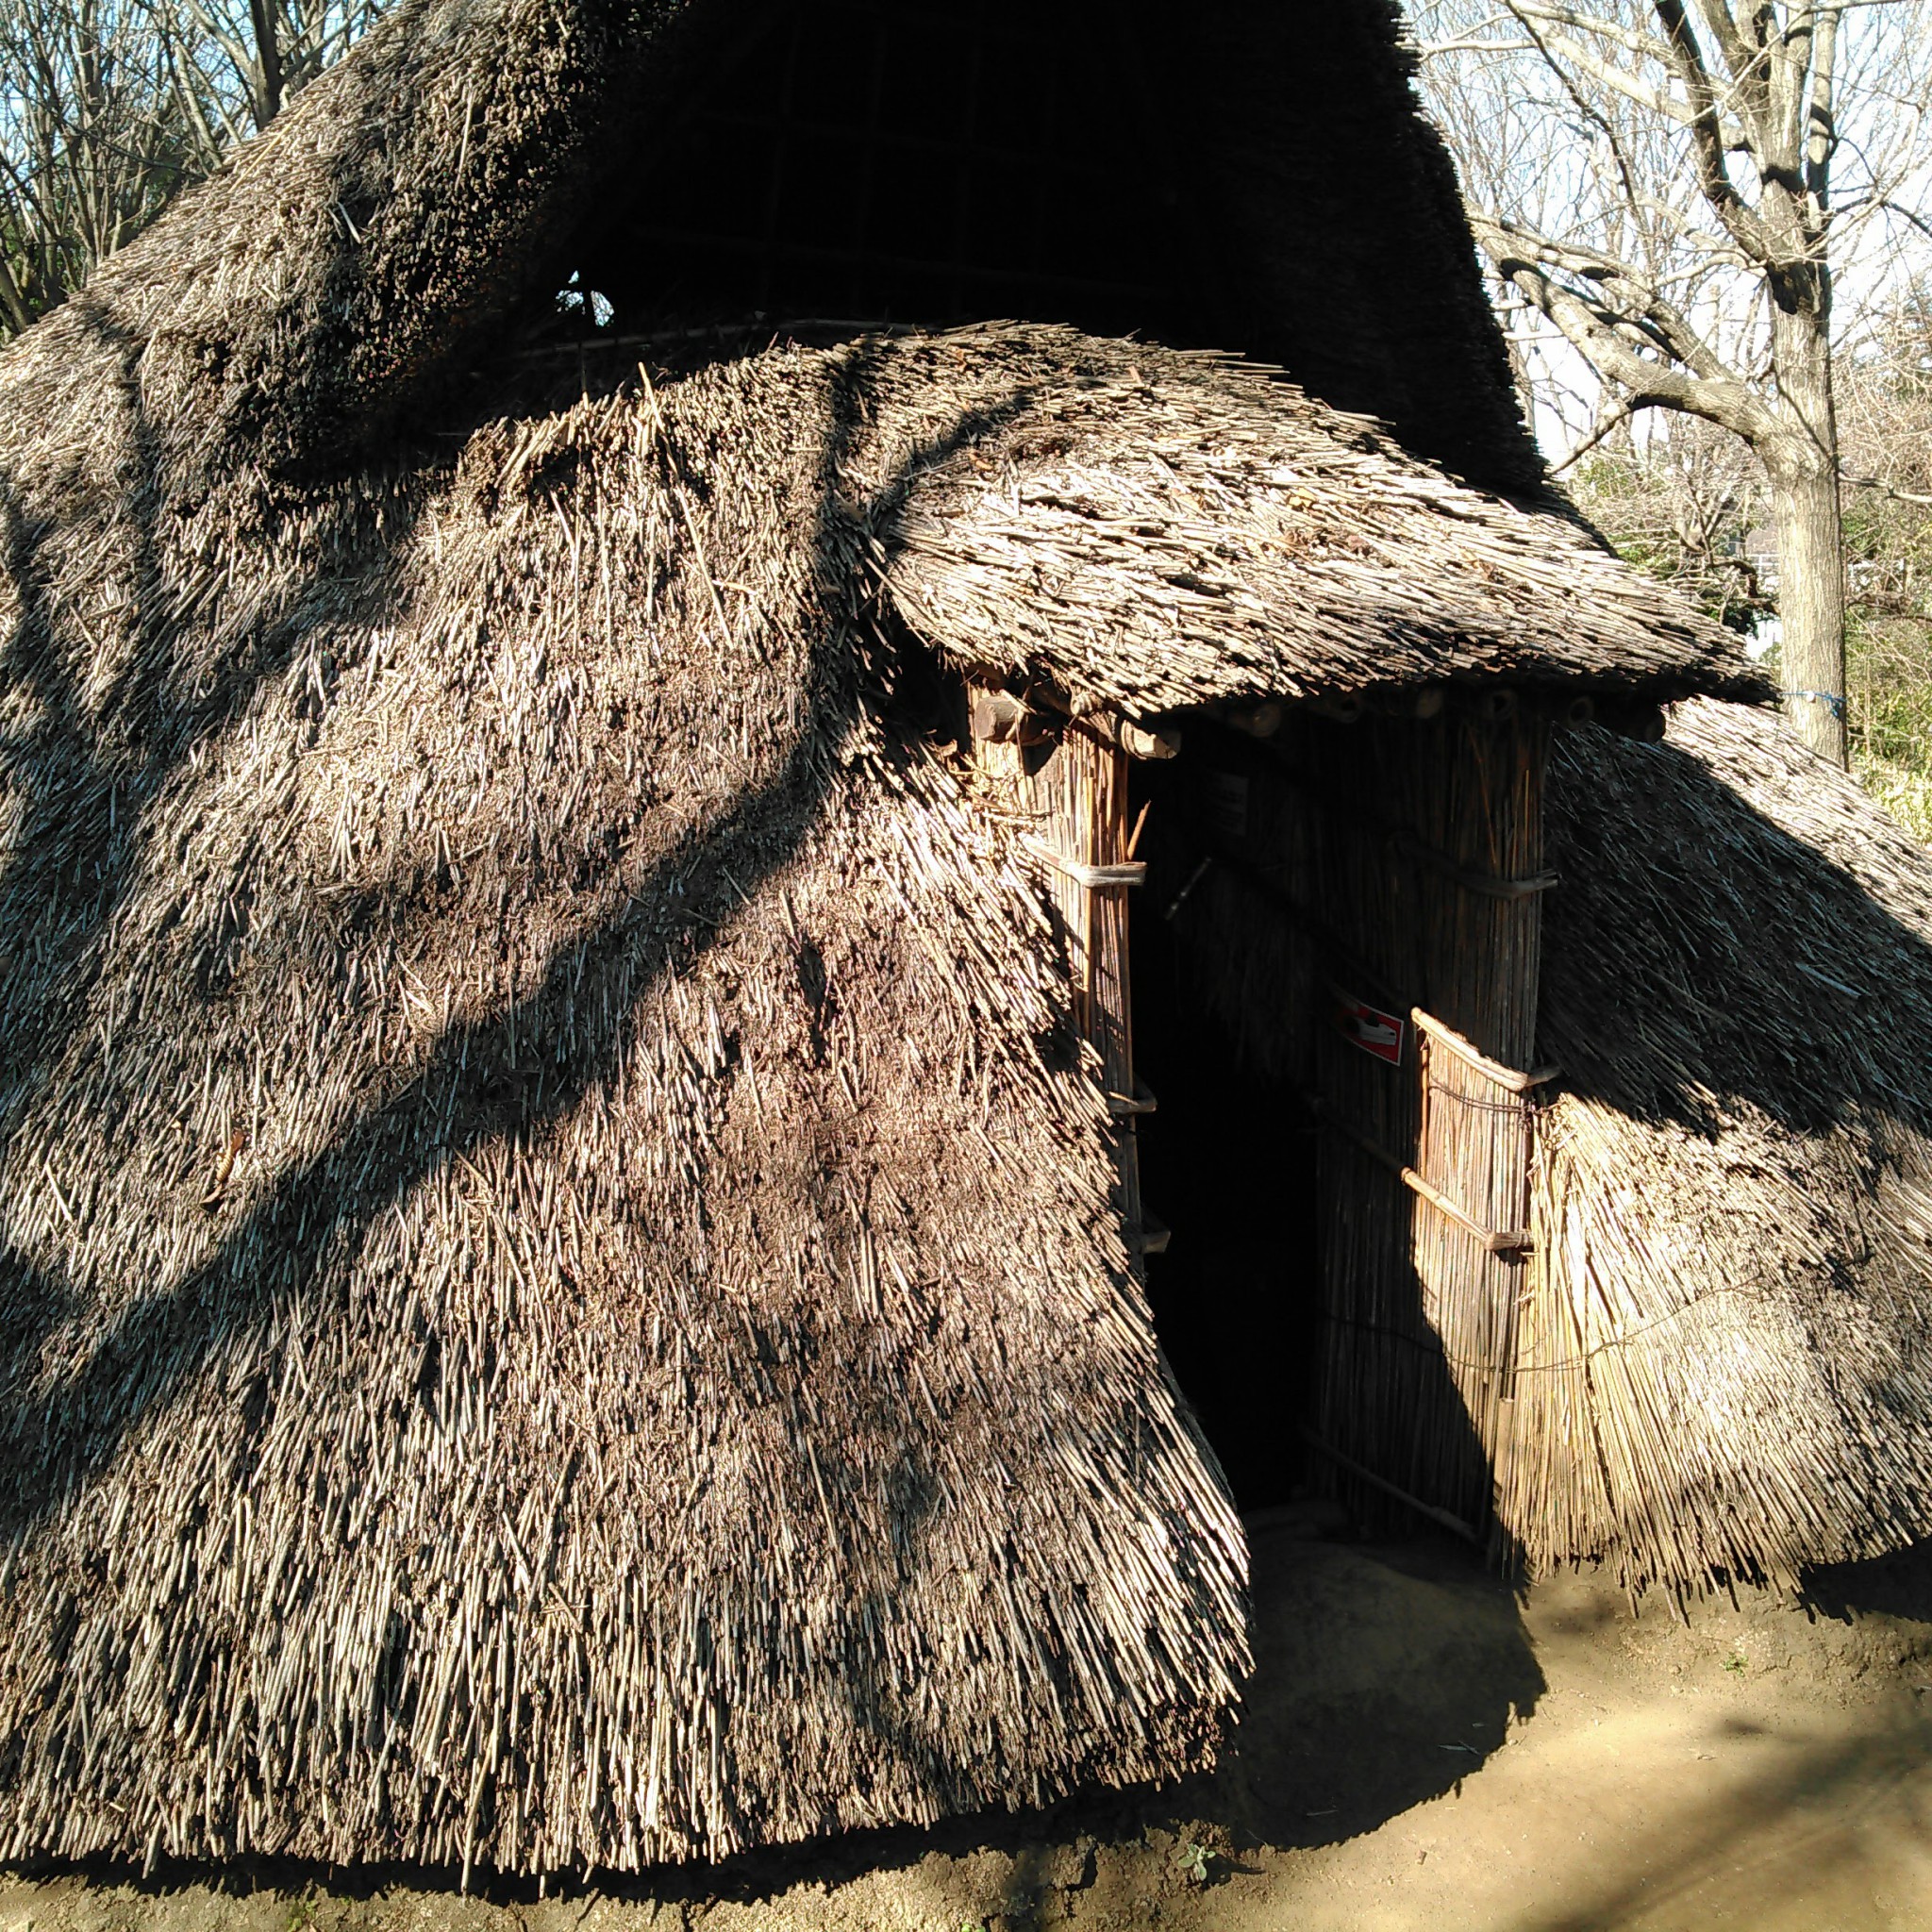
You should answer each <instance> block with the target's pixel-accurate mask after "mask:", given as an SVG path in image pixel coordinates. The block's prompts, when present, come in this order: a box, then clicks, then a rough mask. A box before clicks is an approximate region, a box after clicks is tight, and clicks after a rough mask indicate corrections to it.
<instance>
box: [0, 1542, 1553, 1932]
mask: <svg viewBox="0 0 1932 1932" xmlns="http://www.w3.org/2000/svg"><path fill="white" fill-rule="evenodd" d="M1254 1593H1255V1641H1256V1659H1257V1667H1256V1673H1255V1677H1254V1680H1253V1682H1252V1685H1251V1687H1250V1691H1249V1696H1248V1702H1247V1707H1246V1710H1245V1712H1244V1715H1243V1717H1242V1721H1241V1726H1240V1729H1239V1731H1238V1733H1237V1736H1236V1739H1235V1741H1234V1745H1233V1748H1232V1749H1231V1751H1230V1752H1229V1753H1228V1754H1227V1756H1226V1757H1225V1759H1224V1762H1223V1764H1222V1766H1221V1768H1220V1769H1219V1770H1218V1771H1217V1772H1216V1773H1215V1774H1213V1775H1211V1776H1207V1777H1202V1778H1198V1779H1193V1780H1190V1781H1187V1782H1185V1783H1183V1784H1181V1785H1178V1786H1174V1787H1170V1788H1167V1789H1164V1790H1157V1791H1147V1790H1139V1791H1130V1792H1118V1791H1106V1792H1102V1791H1093V1792H1086V1793H1082V1794H1080V1795H1078V1796H1076V1797H1074V1798H1072V1799H1069V1800H1067V1801H1066V1802H1064V1803H1062V1804H1060V1805H1058V1806H1056V1807H1052V1808H1051V1809H1048V1810H1045V1811H1033V1812H1024V1813H1018V1814H981V1815H980V1816H978V1817H976V1818H970V1819H962V1820H952V1821H948V1822H946V1823H944V1824H941V1825H938V1826H936V1827H934V1828H932V1829H930V1830H923V1831H914V1830H899V1831H888V1832H858V1833H852V1834H848V1835H847V1836H845V1837H842V1838H839V1839H833V1840H817V1841H814V1842H813V1843H810V1844H807V1845H802V1846H794V1847H790V1848H786V1849H782V1850H777V1851H765V1852H758V1853H752V1854H747V1855H745V1856H743V1857H738V1858H734V1859H732V1860H730V1861H728V1862H727V1863H724V1864H723V1865H718V1866H710V1867H699V1868H690V1869H678V1870H662V1871H658V1872H655V1873H652V1874H645V1875H643V1876H641V1877H640V1876H636V1875H632V1874H606V1873H595V1872H593V1873H591V1874H575V1875H571V1876H568V1877H565V1878H564V1879H562V1880H561V1881H560V1882H558V1881H553V1882H551V1883H548V1884H546V1885H544V1886H542V1887H541V1888H540V1886H539V1885H538V1884H537V1882H536V1881H534V1880H522V1879H508V1878H502V1877H494V1876H491V1875H488V1874H484V1875H480V1876H478V1877H476V1878H475V1879H473V1883H472V1888H471V1890H472V1894H473V1898H472V1900H471V1901H470V1902H469V1903H468V1905H467V1906H465V1907H463V1908H462V1909H461V1910H460V1911H458V1910H457V1901H456V1900H455V1899H454V1898H453V1897H452V1896H450V1895H452V1894H454V1893H455V1892H456V1890H457V1874H454V1873H437V1872H429V1871H425V1870H423V1869H421V1868H417V1867H398V1866H364V1867H357V1868H351V1869H342V1868H326V1867H321V1866H313V1865H306V1864H297V1863H294V1862H291V1861H283V1860H268V1859H257V1860H247V1861H242V1862H239V1863H237V1864H236V1865H233V1866H230V1867H227V1868H225V1869H223V1870H220V1871H216V1870H213V1869H209V1868H202V1867H190V1866H186V1865H175V1864H171V1863H168V1862H163V1863H162V1864H161V1865H159V1866H158V1867H157V1869H156V1870H155V1871H154V1872H153V1873H151V1874H148V1875H147V1876H146V1877H142V1875H141V1874H140V1873H139V1872H138V1871H137V1870H135V1869H133V1868H130V1867H128V1866H125V1865H118V1864H114V1863H111V1862H108V1861H98V1862H92V1863H87V1864H83V1865H74V1864H64V1865H48V1866H37V1867H34V1868H31V1869H26V1868H22V1869H20V1870H19V1871H18V1873H17V1875H18V1876H19V1877H21V1878H38V1879H41V1880H42V1881H47V1882H51V1883H53V1884H55V1885H58V1886H60V1887H62V1888H63V1889H64V1888H67V1887H73V1886H85V1887H86V1888H87V1889H89V1890H96V1891H97V1890H100V1889H103V1888H112V1889H113V1891H114V1893H115V1895H116V1897H117V1899H118V1908H117V1909H116V1910H115V1911H114V1912H113V1913H112V1914H111V1915H110V1916H111V1921H112V1924H114V1925H115V1926H117V1927H125V1926H126V1925H128V1924H131V1923H135V1922H139V1923H142V1924H148V1923H151V1922H158V1921H163V1920H165V1921H167V1922H169V1923H173V1922H174V1921H175V1918H176V1913H175V1912H174V1911H171V1910H169V1909H167V1908H166V1906H165V1904H164V1902H165V1901H169V1900H178V1899H179V1898H181V1897H182V1896H183V1895H184V1894H187V1893H191V1892H194V1893H219V1894H222V1895H225V1897H227V1898H228V1899H230V1900H232V1901H234V1903H235V1906H236V1907H242V1905H243V1902H244V1901H246V1900H249V1899H251V1898H255V1899H262V1900H264V1901H267V1900H279V1901H281V1902H282V1903H281V1904H280V1906H278V1907H274V1908H273V1909H271V1907H269V1906H268V1905H267V1904H266V1903H264V1904H263V1906H262V1907H260V1909H259V1910H245V1909H244V1911H243V1918H244V1920H245V1922H246V1923H247V1924H249V1925H251V1926H253V1925H255V1924H257V1922H258V1920H259V1923H260V1924H262V1925H263V1926H267V1927H271V1928H273V1932H300V1928H301V1927H305V1926H308V1924H310V1922H311V1920H313V1919H315V1908H314V1907H313V1906H312V1905H310V1906H305V1905H304V1904H303V1901H304V1900H309V1901H316V1900H321V1899H325V1900H326V1901H328V1903H329V1907H330V1911H329V1914H328V1915H327V1916H329V1918H330V1923H332V1924H333V1923H341V1924H372V1923H375V1920H376V1919H377V1918H378V1917H379V1918H380V1920H381V1921H382V1922H383V1923H390V1922H391V1912H390V1911H389V1910H384V1909H381V1907H383V1906H385V1905H387V1906H391V1907H393V1906H394V1905H395V1904H396V1902H397V1901H398V1900H399V1899H400V1898H402V1897H403V1896H404V1895H406V1894H407V1895H408V1896H409V1897H411V1898H413V1899H414V1900H415V1901H417V1902H418V1905H419V1906H421V1907H428V1906H429V1904H430V1902H431V1899H432V1896H433V1895H434V1894H437V1893H441V1894H443V1895H444V1896H445V1898H446V1899H447V1902H448V1905H449V1907H450V1909H451V1910H452V1911H454V1912H456V1913H457V1916H458V1917H459V1918H462V1919H464V1920H465V1922H467V1920H468V1916H469V1914H470V1912H471V1911H473V1910H479V1909H480V1910H482V1911H483V1912H484V1913H485V1914H486V1916H493V1914H494V1911H496V1910H507V1911H508V1912H510V1913H511V1914H513V1915H514V1917H515V1918H516V1919H517V1920H519V1921H520V1922H521V1921H525V1920H527V1919H528V1918H529V1915H530V1914H531V1912H532V1911H533V1909H535V1908H538V1907H542V1906H544V1905H545V1904H546V1902H554V1909H555V1910H556V1911H557V1912H558V1914H561V1915H563V1916H560V1917H559V1919H558V1924H573V1923H575V1919H576V1918H578V1917H579V1916H583V1915H587V1914H588V1913H589V1911H590V1910H591V1907H594V1906H597V1905H598V1903H599V1902H600V1901H605V1902H608V1904H609V1905H611V1906H617V1907H629V1908H630V1909H629V1910H628V1911H627V1912H626V1913H625V1917H626V1918H627V1919H629V1920H630V1922H631V1923H633V1924H642V1925H649V1924H656V1923H658V1922H659V1919H660V1917H661V1916H662V1915H663V1914H665V1913H670V1914H672V1915H673V1916H672V1918H671V1919H670V1920H669V1921H667V1922H666V1923H674V1924H675V1923H679V1922H684V1923H690V1922H692V1921H694V1920H695V1919H697V1918H699V1917H702V1916H705V1915H706V1914H707V1911H708V1908H710V1907H715V1906H721V1905H731V1904H735V1905H740V1906H753V1907H755V1906H757V1905H758V1904H760V1903H769V1902H773V1901H776V1900H778V1899H779V1897H780V1895H781V1894H785V1893H790V1892H796V1891H797V1890H799V1889H800V1888H802V1887H803V1888H808V1889H809V1890H812V1891H815V1892H818V1893H819V1894H820V1895H821V1896H824V1895H827V1894H829V1893H831V1892H833V1891H836V1890H838V1889H839V1888H841V1887H843V1886H848V1885H850V1884H852V1883H853V1882H854V1881H856V1880H858V1879H861V1878H864V1877H867V1876H868V1875H873V1876H875V1877H878V1878H881V1879H886V1880H888V1881H890V1879H891V1874H898V1876H899V1878H900V1880H901V1881H902V1884H903V1888H904V1890H906V1891H907V1892H908V1893H909V1894H911V1895H913V1896H916V1897H917V1898H919V1899H921V1900H923V1901H924V1903H923V1904H922V1905H921V1906H920V1907H918V1908H917V1909H916V1910H913V1912H912V1915H911V1916H909V1917H908V1918H907V1919H906V1920H905V1921H904V1923H906V1924H908V1925H924V1924H943V1925H945V1926H946V1928H947V1932H958V1927H959V1926H961V1925H962V1924H972V1925H974V1926H978V1925H982V1924H986V1923H988V1922H989V1921H991V1922H993V1923H1004V1924H1009V1925H1011V1926H1014V1927H1019V1926H1024V1925H1028V1924H1048V1923H1054V1922H1056V1921H1057V1920H1058V1919H1060V1918H1062V1917H1064V1916H1065V1914H1066V1912H1067V1910H1068V1908H1069V1907H1071V1905H1072V1895H1074V1894H1084V1897H1083V1900H1082V1911H1081V1917H1082V1919H1083V1921H1085V1920H1086V1919H1087V1918H1088V1914H1089V1911H1090V1910H1091V1908H1092V1907H1104V1904H1105V1902H1104V1900H1103V1898H1102V1897H1100V1896H1098V1895H1096V1893H1095V1890H1094V1888H1095V1887H1096V1886H1097V1887H1098V1890H1099V1893H1102V1894H1104V1893H1106V1892H1108V1891H1109V1890H1119V1889H1121V1888H1123V1887H1124V1888H1125V1895H1124V1896H1123V1897H1122V1898H1121V1899H1120V1900H1119V1901H1118V1902H1117V1910H1103V1917H1104V1919H1106V1920H1110V1921H1112V1922H1114V1923H1119V1924H1135V1923H1138V1921H1139V1918H1140V1916H1141V1914H1142V1912H1143V1910H1144V1909H1146V1908H1149V1907H1151V1906H1152V1904H1153V1902H1154V1900H1155V1899H1156V1898H1157V1897H1158V1895H1159V1894H1161V1893H1169V1894H1172V1895H1174V1896H1175V1897H1187V1896H1190V1895H1198V1894H1199V1893H1200V1892H1201V1891H1202V1890H1203V1889H1204V1888H1213V1887H1215V1886H1216V1885H1218V1884H1220V1883H1223V1882H1224V1881H1226V1880H1227V1879H1229V1878H1232V1877H1235V1876H1237V1875H1239V1874H1241V1873H1243V1872H1244V1871H1246V1872H1252V1871H1253V1870H1255V1869H1256V1867H1255V1866H1254V1864H1253V1860H1254V1858H1255V1857H1257V1856H1265V1855H1267V1854H1268V1853H1270V1852H1271V1851H1273V1850H1276V1849H1280V1848H1288V1847H1316V1846H1321V1845H1325V1844H1332V1843H1336V1842H1338V1841H1340V1840H1346V1839H1349V1838H1353V1837H1355V1836H1357V1835H1358V1834H1361V1833H1364V1832H1371V1831H1374V1829H1375V1827H1376V1826H1378V1825H1380V1824H1383V1823H1385V1822H1386V1821H1387V1820H1389V1819H1390V1818H1391V1817H1394V1816H1396V1815H1397V1814H1399V1813H1401V1812H1403V1811H1406V1810H1407V1809H1409V1808H1410V1807H1414V1806H1416V1805H1418V1804H1421V1803H1423V1802H1424V1801H1425V1800H1427V1799H1429V1798H1432V1797H1436V1796H1439V1795H1441V1794H1442V1793H1444V1792H1448V1791H1450V1790H1454V1789H1455V1788H1456V1787H1457V1785H1458V1784H1459V1782H1460V1781H1461V1780H1462V1779H1463V1778H1465V1777H1467V1776H1468V1774H1470V1773H1471V1772H1472V1771H1474V1769H1475V1768H1476V1767H1477V1766H1478V1765H1479V1764H1481V1762H1482V1761H1483V1760H1484V1759H1485V1758H1486V1757H1489V1756H1490V1754H1491V1753H1492V1752H1493V1751H1494V1750H1495V1749H1496V1748H1497V1746H1498V1745H1500V1744H1501V1742H1502V1741H1503V1739H1504V1736H1505V1734H1506V1731H1507V1727H1508V1724H1509V1723H1510V1720H1511V1718H1512V1715H1514V1716H1523V1715H1527V1713H1528V1712H1529V1711H1530V1710H1531V1709H1533V1708H1534V1707H1535V1704H1536V1702H1537V1699H1538V1697H1539V1696H1540V1694H1541V1691H1542V1688H1543V1680H1542V1675H1541V1671H1540V1670H1539V1668H1538V1666H1537V1663H1536V1659H1535V1657H1534V1655H1533V1653H1532V1650H1531V1646H1530V1643H1529V1640H1528V1638H1527V1635H1526V1634H1525V1632H1524V1625H1523V1622H1522V1619H1521V1617H1520V1616H1519V1614H1518V1610H1517V1605H1516V1600H1515V1597H1514V1595H1513V1593H1512V1592H1511V1591H1510V1590H1509V1588H1508V1587H1507V1585H1506V1584H1505V1583H1503V1582H1502V1581H1500V1580H1499V1579H1497V1578H1496V1577H1494V1576H1492V1575H1491V1574H1487V1573H1486V1572H1485V1571H1484V1570H1483V1569H1482V1567H1481V1566H1480V1564H1479V1563H1478V1562H1477V1561H1476V1560H1475V1559H1474V1557H1473V1556H1472V1555H1471V1554H1470V1553H1469V1552H1466V1551H1463V1550H1461V1549H1460V1547H1459V1546H1457V1545H1455V1544H1452V1543H1448V1542H1446V1541H1444V1542H1443V1543H1441V1544H1436V1543H1430V1542H1418V1543H1415V1544H1409V1545H1404V1546H1400V1547H1396V1548H1386V1547H1376V1548H1370V1547H1368V1546H1361V1547H1356V1546H1351V1545H1347V1544H1341V1543H1332V1542H1310V1541H1298V1540H1296V1539H1295V1538H1294V1537H1293V1536H1292V1535H1291V1534H1288V1533H1284V1532H1281V1531H1271V1532H1267V1533H1264V1534H1262V1535H1259V1536H1257V1539H1256V1540H1255V1548H1254ZM143 1900H145V1901H150V1902H151V1906H150V1907H143V1905H142V1901H143ZM358 1903H361V1904H364V1905H365V1906H367V1907H373V1908H375V1909H374V1910H371V1911H364V1912H361V1913H357V1912H355V1911H353V1910H348V1916H347V1917H346V1918H345V1917H343V1913H344V1911H345V1910H347V1909H348V1908H350V1907H353V1906H354V1905H356V1904H358ZM908 1909H910V1899H909V1898H908ZM261 1910H266V1911H268V1912H269V1916H268V1917H267V1918H265V1919H264V1918H261V1917H260V1911H261ZM277 1910H278V1911H280V1912H281V1913H282V1914H283V1916H282V1917H279V1918H278V1917H275V1911H277ZM540 1916H541V1917H543V1918H544V1919H545V1920H546V1921H547V1919H548V1918H549V1916H550V1914H549V1912H548V1911H543V1912H541V1913H540ZM411 1918H412V1920H415V1919H417V1918H420V1913H419V1912H412V1913H411ZM59 1922H60V1915H59V1914H58V1913H57V1914H56V1915H55V1916H54V1918H53V1919H49V1918H48V1917H45V1916H42V1918H41V1919H40V1920H39V1921H38V1924H40V1925H41V1926H42V1927H49V1928H51V1927H52V1926H53V1925H54V1924H58V1923H59ZM780 1922H781V1921H780V1920H779V1919H774V1921H773V1924H778V1923H780ZM782 1922H783V1923H787V1924H790V1923H792V1921H791V1918H790V1916H789V1915H786V1916H784V1918H783V1921H782ZM66 1923H67V1924H69V1925H71V1926H72V1927H73V1928H75V1932H84V1928H86V1927H87V1926H89V1925H90V1924H99V1925H106V1924H108V1919H99V1920H92V1921H90V1920H89V1919H87V1918H86V1917H85V1916H82V1917H71V1918H69V1919H68V1920H67V1922H66ZM182 1923H183V1924H188V1923H191V1921H183V1922H182ZM204 1923H206V1922H204ZM224 1923H228V1922H227V1920H226V1918H224ZM316 1923H317V1924H318V1926H319V1925H320V1924H321V1921H319V1920H317V1921H316ZM823 1923H824V1924H834V1923H843V1920H842V1918H838V1919H835V1918H833V1917H830V1916H828V1917H827V1918H826V1919H825V1920H824V1922H823ZM0 1932H16V1928H12V1927H10V1925H9V1924H8V1920H7V1917H6V1914H5V1912H4V1911H0Z"/></svg>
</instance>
